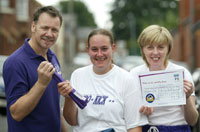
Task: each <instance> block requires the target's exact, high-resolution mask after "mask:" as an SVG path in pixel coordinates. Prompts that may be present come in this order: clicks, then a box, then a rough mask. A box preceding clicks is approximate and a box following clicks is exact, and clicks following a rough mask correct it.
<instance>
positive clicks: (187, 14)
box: [170, 0, 200, 70]
mask: <svg viewBox="0 0 200 132" xmlns="http://www.w3.org/2000/svg"><path fill="white" fill-rule="evenodd" d="M199 51H200V0H180V1H179V27H178V32H177V33H176V34H174V49H173V51H172V53H171V56H170V57H171V58H172V59H174V60H177V61H184V62H186V63H187V64H188V65H189V67H190V68H191V70H194V69H195V68H196V67H200V52H199Z"/></svg>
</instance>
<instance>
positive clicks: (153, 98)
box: [146, 93, 155, 103]
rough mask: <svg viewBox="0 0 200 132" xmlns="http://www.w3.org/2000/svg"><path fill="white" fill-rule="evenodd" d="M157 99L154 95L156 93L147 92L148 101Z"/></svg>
mask: <svg viewBox="0 0 200 132" xmlns="http://www.w3.org/2000/svg"><path fill="white" fill-rule="evenodd" d="M154 100H155V97H154V95H153V94H151V93H150V94H147V96H146V101H147V102H148V103H152V102H153V101H154Z"/></svg>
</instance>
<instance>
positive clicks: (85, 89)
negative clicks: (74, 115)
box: [71, 65, 148, 132]
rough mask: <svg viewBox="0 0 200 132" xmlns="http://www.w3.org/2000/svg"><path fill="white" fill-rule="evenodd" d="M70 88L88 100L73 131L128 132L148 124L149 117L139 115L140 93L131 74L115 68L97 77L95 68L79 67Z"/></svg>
mask: <svg viewBox="0 0 200 132" xmlns="http://www.w3.org/2000/svg"><path fill="white" fill-rule="evenodd" d="M71 85H72V87H73V88H75V89H76V90H77V91H78V92H79V93H80V94H82V95H84V96H85V97H87V98H88V101H89V102H88V104H87V106H86V107H85V108H84V109H83V110H81V109H79V108H78V125H77V126H74V127H73V130H74V132H100V131H102V130H105V129H108V128H113V129H114V130H115V131H116V132H126V131H127V129H129V128H134V127H137V126H142V125H145V124H147V123H148V121H147V118H146V116H144V115H142V114H140V113H139V108H140V107H141V98H140V95H141V93H140V91H139V90H138V89H137V87H135V83H134V82H133V78H132V76H131V74H130V73H129V72H127V71H125V70H123V69H122V68H119V67H118V66H116V65H113V68H112V69H111V70H110V71H109V72H108V73H106V74H103V75H97V74H95V73H94V72H93V65H89V66H86V67H83V68H79V69H77V70H75V71H74V72H73V73H72V76H71Z"/></svg>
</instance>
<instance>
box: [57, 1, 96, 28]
mask: <svg viewBox="0 0 200 132" xmlns="http://www.w3.org/2000/svg"><path fill="white" fill-rule="evenodd" d="M72 2H73V3H72V6H73V7H72V10H73V13H74V14H75V15H76V16H77V24H78V26H79V27H85V26H86V27H87V26H90V27H96V26H97V25H96V23H95V21H94V16H93V14H92V13H90V12H89V11H88V8H87V7H86V6H85V4H84V3H83V2H81V1H77V0H76V1H75V0H72ZM69 4H70V2H69V1H61V2H60V7H61V12H62V13H64V14H67V13H69Z"/></svg>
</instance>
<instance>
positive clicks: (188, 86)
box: [130, 25, 198, 132]
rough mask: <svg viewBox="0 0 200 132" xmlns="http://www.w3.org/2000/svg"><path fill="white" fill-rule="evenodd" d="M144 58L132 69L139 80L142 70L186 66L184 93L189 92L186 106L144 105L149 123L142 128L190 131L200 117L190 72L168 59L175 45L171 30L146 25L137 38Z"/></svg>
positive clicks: (148, 129) (178, 131) (144, 112)
mask: <svg viewBox="0 0 200 132" xmlns="http://www.w3.org/2000/svg"><path fill="white" fill-rule="evenodd" d="M138 43H139V45H140V49H141V53H142V57H143V60H144V61H145V63H146V64H143V65H141V66H138V67H136V68H133V69H132V70H131V71H130V72H131V74H132V75H133V77H134V78H135V79H137V81H138V86H137V87H140V86H139V77H138V75H139V74H141V73H144V72H146V73H148V72H151V71H159V70H163V71H169V70H178V69H184V77H185V78H184V92H185V93H186V105H182V106H163V107H153V108H151V107H146V106H142V107H141V109H140V112H141V113H143V114H145V115H148V121H149V124H148V125H146V126H143V131H144V132H147V131H151V130H154V131H157V130H159V131H160V132H169V131H171V132H183V131H184V132H191V130H190V127H189V125H194V124H195V123H196V122H197V119H198V112H197V110H196V107H195V97H194V85H193V80H192V77H191V74H190V72H189V71H188V70H187V69H186V68H184V67H182V66H178V65H176V64H173V63H172V62H169V61H168V57H169V54H170V52H171V49H172V47H173V39H172V36H171V34H170V33H169V31H168V30H167V29H166V28H164V27H161V26H158V25H151V26H148V27H147V28H145V29H144V30H143V31H142V33H141V34H140V36H139V38H138Z"/></svg>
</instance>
